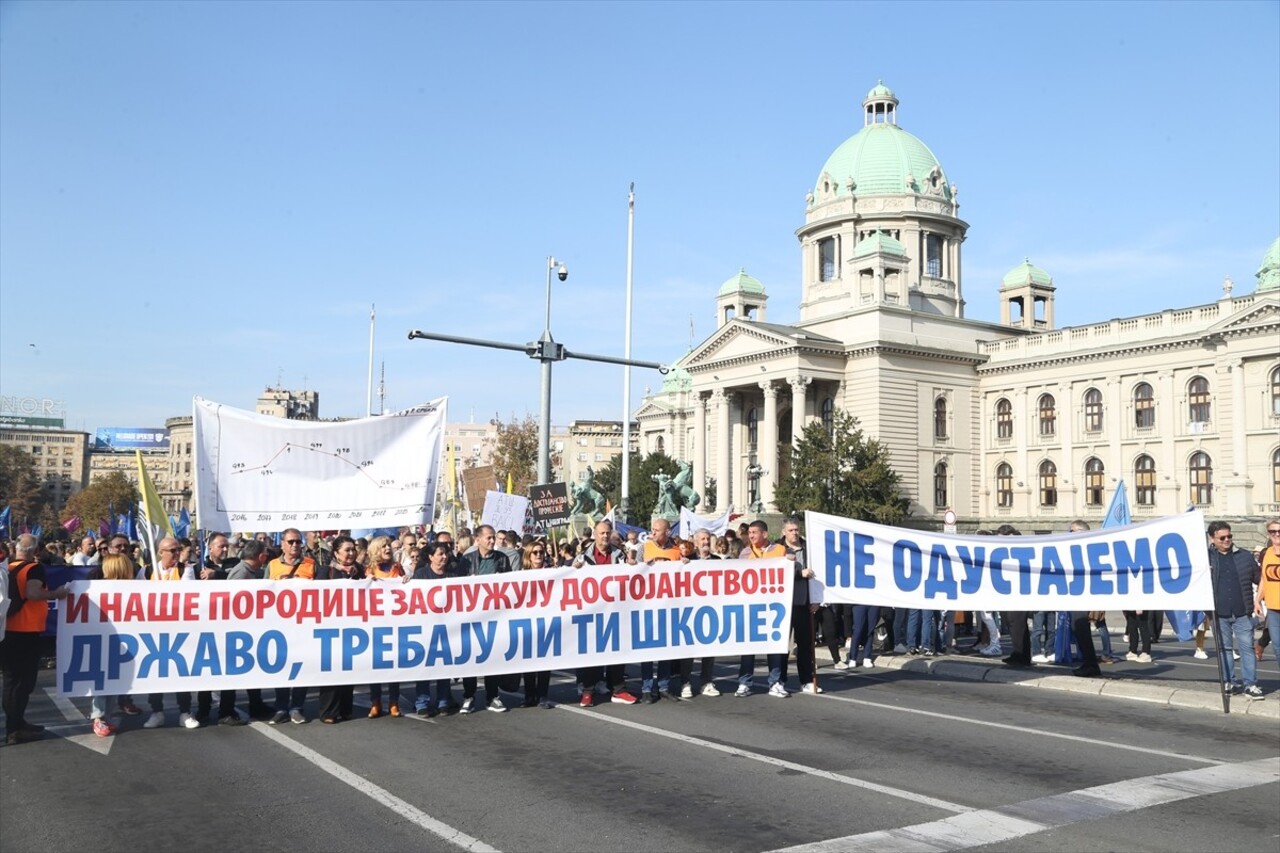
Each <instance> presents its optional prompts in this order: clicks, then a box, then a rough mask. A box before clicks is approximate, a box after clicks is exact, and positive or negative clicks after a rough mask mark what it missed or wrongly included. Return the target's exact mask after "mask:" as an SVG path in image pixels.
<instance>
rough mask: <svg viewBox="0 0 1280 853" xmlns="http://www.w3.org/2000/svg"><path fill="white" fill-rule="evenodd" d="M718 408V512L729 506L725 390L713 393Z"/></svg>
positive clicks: (726, 400) (713, 399) (727, 418)
mask: <svg viewBox="0 0 1280 853" xmlns="http://www.w3.org/2000/svg"><path fill="white" fill-rule="evenodd" d="M711 403H712V405H714V406H715V407H716V507H715V511H716V512H724V510H725V507H727V506H729V398H728V395H726V394H725V392H724V389H723V388H717V389H716V390H714V391H712V392H711Z"/></svg>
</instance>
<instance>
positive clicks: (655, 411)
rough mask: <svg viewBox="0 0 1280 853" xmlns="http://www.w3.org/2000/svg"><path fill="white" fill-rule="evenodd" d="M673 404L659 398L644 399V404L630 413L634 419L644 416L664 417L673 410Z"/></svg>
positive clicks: (643, 417) (642, 418) (641, 418)
mask: <svg viewBox="0 0 1280 853" xmlns="http://www.w3.org/2000/svg"><path fill="white" fill-rule="evenodd" d="M675 408H676V407H675V406H673V405H671V404H670V403H665V402H663V401H660V400H653V399H650V400H645V401H644V405H642V406H641V407H640V408H639V409H637V410H636V413H635V414H634V415H632V417H633V418H635V419H636V420H638V421H639V420H644V419H645V418H646V417H651V418H652V417H666V416H667V415H669V414H671V412H672V411H674V410H675Z"/></svg>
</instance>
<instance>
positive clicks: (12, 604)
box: [5, 562, 35, 617]
mask: <svg viewBox="0 0 1280 853" xmlns="http://www.w3.org/2000/svg"><path fill="white" fill-rule="evenodd" d="M34 565H35V563H31V562H22V563H10V564H9V571H8V574H9V592H8V596H9V607H8V610H7V611H6V613H5V616H6V617H9V616H16V615H17V613H18V611H19V610H21V609H22V608H23V606H24V605H25V604H26V603H27V597H26V596H25V595H23V594H22V589H21V587H20V586H19V584H18V575H19V574H21V573H22V570H23V569H25V568H27V567H28V566H34Z"/></svg>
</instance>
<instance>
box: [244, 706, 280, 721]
mask: <svg viewBox="0 0 1280 853" xmlns="http://www.w3.org/2000/svg"><path fill="white" fill-rule="evenodd" d="M275 714H276V709H275V708H271V707H269V706H267V705H255V706H253V707H251V708H249V718H250V719H253V720H269V719H271V718H272V717H274V716H275Z"/></svg>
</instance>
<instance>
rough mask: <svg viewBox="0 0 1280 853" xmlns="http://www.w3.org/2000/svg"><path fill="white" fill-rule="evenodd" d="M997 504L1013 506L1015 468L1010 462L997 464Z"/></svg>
mask: <svg viewBox="0 0 1280 853" xmlns="http://www.w3.org/2000/svg"><path fill="white" fill-rule="evenodd" d="M996 506H1001V507H1006V508H1007V507H1011V506H1013V468H1011V467H1010V466H1009V463H1008V462H1001V463H1000V464H999V465H997V466H996Z"/></svg>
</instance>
